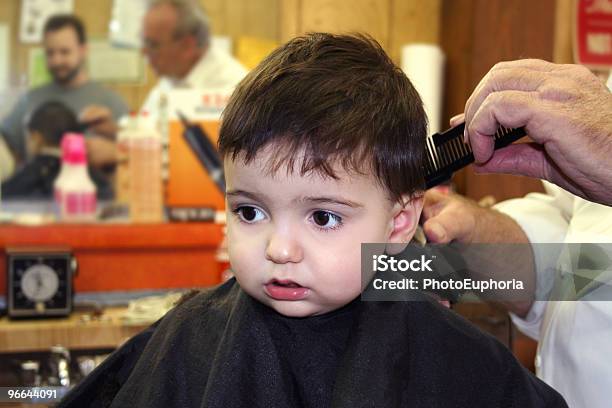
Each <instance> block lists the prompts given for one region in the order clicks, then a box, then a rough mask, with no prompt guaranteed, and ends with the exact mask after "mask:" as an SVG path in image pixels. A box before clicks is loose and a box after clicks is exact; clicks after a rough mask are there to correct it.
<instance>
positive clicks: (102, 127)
mask: <svg viewBox="0 0 612 408" xmlns="http://www.w3.org/2000/svg"><path fill="white" fill-rule="evenodd" d="M79 122H81V123H82V124H90V126H89V127H88V130H89V131H92V132H93V133H95V134H97V135H100V136H103V137H106V138H108V139H110V140H114V139H115V137H116V135H117V131H118V130H119V128H118V126H117V123H116V122H115V119H114V118H113V113H112V111H111V110H110V109H109V108H108V107H106V106H100V105H89V106H87V107H86V108H84V109H83V110H82V111H81V112H80V113H79Z"/></svg>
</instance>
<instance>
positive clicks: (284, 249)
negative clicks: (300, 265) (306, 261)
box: [266, 234, 304, 264]
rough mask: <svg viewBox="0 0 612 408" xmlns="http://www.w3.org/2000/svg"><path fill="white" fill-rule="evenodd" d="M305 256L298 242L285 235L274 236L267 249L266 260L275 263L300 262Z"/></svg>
mask: <svg viewBox="0 0 612 408" xmlns="http://www.w3.org/2000/svg"><path fill="white" fill-rule="evenodd" d="M303 256H304V253H303V251H302V247H301V246H300V245H299V243H298V242H297V240H295V239H294V238H292V237H288V236H286V235H283V234H273V235H272V236H271V237H270V240H269V241H268V245H267V247H266V259H267V260H268V261H272V262H274V263H279V264H283V263H289V262H294V263H296V262H300V261H301V260H302V258H303Z"/></svg>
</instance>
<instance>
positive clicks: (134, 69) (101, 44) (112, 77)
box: [87, 40, 145, 83]
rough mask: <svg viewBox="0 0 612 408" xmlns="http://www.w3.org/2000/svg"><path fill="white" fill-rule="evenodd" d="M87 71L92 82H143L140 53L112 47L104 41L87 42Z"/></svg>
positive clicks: (143, 70)
mask: <svg viewBox="0 0 612 408" xmlns="http://www.w3.org/2000/svg"><path fill="white" fill-rule="evenodd" d="M87 71H88V73H89V77H90V78H91V79H92V80H94V81H99V82H131V83H142V82H144V80H145V69H144V60H143V57H142V55H141V54H140V51H138V50H134V49H129V48H118V47H114V46H113V45H112V44H110V43H109V42H108V41H106V40H94V41H90V42H89V55H88V61H87Z"/></svg>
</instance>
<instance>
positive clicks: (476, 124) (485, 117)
mask: <svg viewBox="0 0 612 408" xmlns="http://www.w3.org/2000/svg"><path fill="white" fill-rule="evenodd" d="M542 109H544V108H543V107H542V106H541V105H540V104H539V103H538V95H537V93H536V92H521V91H502V92H494V93H492V94H489V95H488V96H487V98H486V99H485V100H484V101H483V103H482V104H481V105H480V107H479V108H478V110H477V111H476V112H475V113H474V116H473V117H472V119H471V120H469V119H468V121H467V122H466V126H467V130H468V133H469V137H470V144H471V147H472V151H473V152H474V159H475V161H476V162H477V163H484V162H486V161H487V160H489V159H490V158H491V156H492V155H493V148H494V144H495V142H494V140H493V138H492V137H491V136H492V135H494V134H495V132H497V130H498V128H499V127H500V126H503V127H506V128H518V127H523V126H526V127H528V126H529V124H530V121H531V120H532V118H533V117H534V115H536V113H537V111H538V110H542Z"/></svg>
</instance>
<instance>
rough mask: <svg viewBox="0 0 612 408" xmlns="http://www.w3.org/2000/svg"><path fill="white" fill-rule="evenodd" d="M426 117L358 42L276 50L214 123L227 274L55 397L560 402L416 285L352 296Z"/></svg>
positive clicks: (415, 190) (412, 220) (400, 225)
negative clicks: (378, 295)
mask: <svg viewBox="0 0 612 408" xmlns="http://www.w3.org/2000/svg"><path fill="white" fill-rule="evenodd" d="M426 122H427V121H426V117H425V113H424V111H423V106H422V102H421V100H420V98H419V96H418V94H417V92H416V91H415V89H414V87H413V86H412V85H411V83H410V81H409V80H408V78H407V77H406V76H405V75H404V74H403V73H402V71H401V70H400V69H399V68H398V67H396V66H395V65H394V64H393V62H392V61H391V60H390V59H389V57H388V56H387V55H386V54H385V52H384V51H383V49H382V48H381V47H380V45H379V44H378V43H376V42H375V41H374V40H372V39H370V38H367V37H363V36H344V35H331V34H310V35H307V36H304V37H299V38H296V39H294V40H292V41H290V42H288V43H287V44H285V45H283V46H281V47H280V48H279V49H277V50H276V51H274V52H273V53H272V54H271V55H270V56H268V57H267V58H266V59H265V60H264V61H263V62H262V63H261V64H260V65H259V66H258V67H257V68H256V69H255V70H254V71H252V72H251V73H250V74H249V75H247V77H246V78H245V79H244V80H243V81H242V82H241V83H240V85H239V86H238V88H237V89H236V91H235V93H234V94H233V96H232V98H231V100H230V102H229V105H228V107H227V108H226V110H225V113H224V120H223V122H222V127H221V134H220V139H219V146H220V152H221V154H222V156H223V158H224V166H225V174H226V182H227V214H228V245H229V247H228V250H229V256H230V262H231V267H232V270H233V272H234V274H235V279H231V280H229V281H228V282H226V283H225V284H223V285H222V286H220V287H218V288H216V289H212V290H209V291H206V292H203V293H200V294H197V295H195V296H193V297H191V298H190V299H188V300H185V301H184V302H183V303H181V304H180V305H179V306H177V307H176V308H175V309H173V310H172V311H171V312H170V313H168V314H167V315H166V316H165V317H164V318H162V319H161V320H159V321H158V322H157V323H155V324H154V325H153V326H151V327H150V328H149V329H147V330H146V331H144V332H143V333H141V334H140V335H138V336H136V337H135V338H133V339H132V340H130V341H129V342H128V343H127V344H126V345H124V346H123V347H122V348H121V349H120V350H118V351H117V352H115V353H114V354H113V355H112V356H110V357H109V358H108V359H107V360H106V361H105V362H104V363H103V364H102V365H101V366H100V367H98V368H97V369H96V370H95V371H94V372H93V373H92V374H91V375H90V376H89V377H88V378H86V379H85V380H84V381H83V382H82V383H81V384H80V385H79V386H77V387H76V388H75V389H74V390H73V391H72V393H70V394H69V395H68V396H67V397H66V398H65V399H64V400H63V402H61V403H60V405H59V406H60V407H82V406H88V407H94V406H100V407H103V406H104V407H105V406H111V407H128V406H129V407H357V406H359V407H362V406H367V407H450V406H452V407H564V406H566V405H565V403H564V402H563V399H562V398H561V397H560V396H559V394H557V393H556V392H555V391H554V390H552V389H551V388H550V387H548V386H547V385H546V384H544V383H543V382H541V381H539V380H538V379H536V378H535V377H534V376H533V375H532V374H531V373H529V372H528V371H527V370H525V369H524V368H523V367H522V366H521V365H520V364H519V363H518V362H517V361H516V359H515V358H514V357H513V356H512V354H511V353H510V351H509V350H507V349H506V348H505V347H504V346H503V345H501V344H500V343H498V342H497V341H496V340H494V339H493V338H492V337H490V336H488V335H487V334H485V333H482V332H480V331H479V330H477V329H476V328H474V327H473V326H471V325H470V324H469V323H467V322H466V321H465V320H463V319H462V318H460V317H458V316H457V315H455V314H454V313H453V312H451V311H449V310H447V309H446V308H444V307H442V306H441V305H439V304H438V303H437V302H436V301H434V300H432V299H431V298H429V297H427V296H426V295H418V299H419V300H420V301H411V302H365V301H361V300H360V293H361V290H362V283H363V282H362V279H361V257H360V252H361V243H363V242H383V243H388V244H391V245H389V246H388V250H390V249H391V248H397V247H398V246H400V247H401V246H402V244H404V243H407V242H409V241H410V240H411V238H412V236H413V234H414V232H415V230H416V228H417V225H418V220H419V215H420V212H421V208H422V194H423V188H424V178H423V165H424V152H425V137H426V129H427V123H426Z"/></svg>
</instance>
